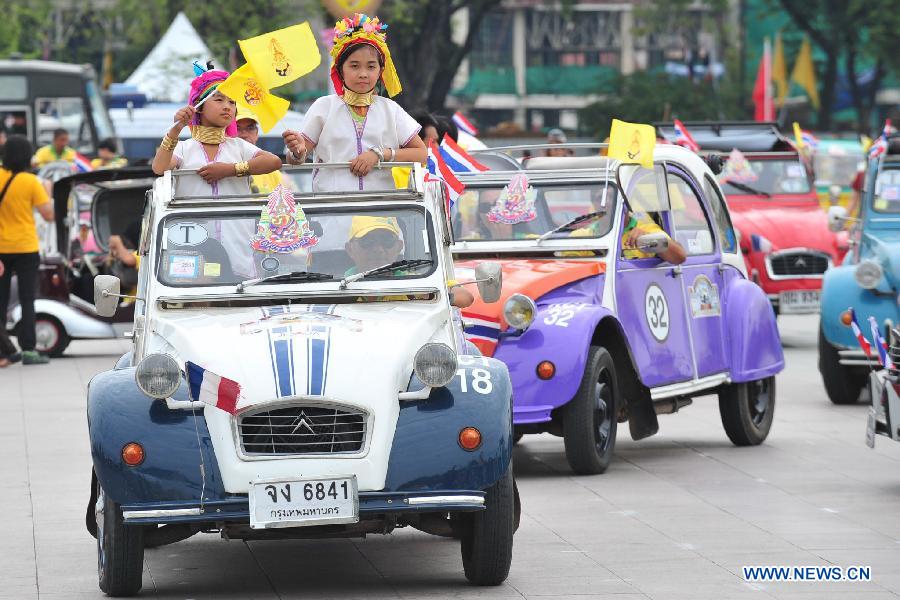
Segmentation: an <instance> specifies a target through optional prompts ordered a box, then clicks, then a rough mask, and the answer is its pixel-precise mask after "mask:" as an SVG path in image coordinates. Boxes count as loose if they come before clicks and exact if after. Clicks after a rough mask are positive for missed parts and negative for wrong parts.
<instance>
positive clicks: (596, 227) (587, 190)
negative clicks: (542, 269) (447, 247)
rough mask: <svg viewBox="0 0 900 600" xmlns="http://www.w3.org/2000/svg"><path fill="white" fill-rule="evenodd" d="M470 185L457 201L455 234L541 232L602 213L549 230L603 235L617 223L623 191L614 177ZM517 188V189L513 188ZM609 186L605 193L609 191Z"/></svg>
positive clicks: (510, 236)
mask: <svg viewBox="0 0 900 600" xmlns="http://www.w3.org/2000/svg"><path fill="white" fill-rule="evenodd" d="M520 184H522V185H519V186H518V187H517V185H516V184H514V183H510V185H507V186H503V185H500V184H496V185H493V186H485V187H474V186H472V185H469V186H468V187H467V188H466V191H465V192H464V193H463V194H462V195H461V196H460V197H459V199H458V200H457V201H456V204H455V205H454V207H453V213H452V221H453V235H454V239H456V240H464V241H471V240H493V241H497V240H523V239H529V238H537V237H539V236H541V235H543V234H545V233H547V232H549V231H552V230H553V229H555V228H557V227H560V226H561V225H565V224H566V223H568V222H569V221H572V220H573V219H576V218H578V217H581V216H585V215H589V214H591V213H599V214H597V215H595V216H593V217H591V218H587V219H585V220H584V221H582V222H580V223H576V224H574V225H573V226H572V227H571V228H566V229H564V230H561V231H559V232H556V233H554V234H552V235H550V236H549V238H550V239H558V238H566V237H592V238H596V237H601V236H603V235H606V234H607V233H608V232H609V230H610V228H611V227H612V220H613V215H614V214H615V207H616V201H617V197H618V194H617V193H616V192H617V190H618V188H617V187H616V185H615V183H613V182H612V181H610V182H609V183H608V184H602V183H590V184H588V183H582V184H569V185H561V184H543V183H541V184H534V185H532V184H528V182H527V180H525V181H523V182H520ZM510 188H512V190H510ZM604 189H606V194H605V195H604Z"/></svg>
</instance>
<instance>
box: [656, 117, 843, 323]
mask: <svg viewBox="0 0 900 600" xmlns="http://www.w3.org/2000/svg"><path fill="white" fill-rule="evenodd" d="M684 125H685V127H686V128H687V129H688V131H689V132H690V133H691V136H692V137H693V138H694V140H695V141H696V142H697V144H698V145H699V146H700V149H701V152H710V151H713V152H722V153H726V155H725V156H723V158H724V160H725V162H724V166H723V169H722V171H721V173H720V174H719V175H718V179H719V183H720V184H721V185H722V190H723V192H724V193H725V196H726V199H727V202H728V208H729V210H730V212H731V218H732V220H733V222H734V226H735V229H737V231H738V232H739V235H740V244H741V251H742V252H743V255H744V261H745V262H746V264H747V274H748V275H749V276H750V278H751V279H752V280H753V281H755V282H756V283H758V284H759V285H760V286H761V287H762V288H763V290H765V292H766V295H768V297H769V300H770V301H771V302H772V306H773V308H774V309H775V312H776V314H778V313H784V314H788V313H791V314H797V313H816V312H818V311H819V295H820V291H821V289H822V277H823V276H824V274H825V271H826V270H827V269H828V268H829V267H831V266H832V265H838V264H840V263H841V261H842V260H843V258H844V254H846V252H847V249H848V244H847V237H846V234H836V233H834V232H832V231H830V230H829V229H828V219H827V215H826V213H825V212H824V211H822V209H821V207H820V204H819V200H818V198H817V196H816V189H815V186H814V185H813V181H814V177H813V173H812V169H811V167H810V166H809V165H808V164H807V162H806V161H805V160H804V159H803V157H801V155H800V154H799V153H798V152H797V150H796V148H795V147H794V145H793V144H792V143H790V142H789V141H788V140H787V139H786V138H785V137H784V136H783V135H782V134H781V132H780V131H779V130H778V127H777V125H775V124H774V123H754V122H750V123H744V122H732V123H685V124H684ZM658 127H659V129H660V132H661V133H662V135H663V136H664V137H666V138H667V139H675V138H674V132H673V131H672V128H671V126H666V125H660V126H658ZM667 128H668V130H667Z"/></svg>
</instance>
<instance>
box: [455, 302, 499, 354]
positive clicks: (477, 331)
mask: <svg viewBox="0 0 900 600" xmlns="http://www.w3.org/2000/svg"><path fill="white" fill-rule="evenodd" d="M462 317H463V322H464V323H465V325H466V330H465V335H466V339H467V340H469V341H470V342H472V343H473V344H475V345H476V346H478V349H479V350H481V353H482V354H484V355H485V356H493V355H494V352H495V351H496V350H497V343H498V342H499V341H500V319H499V317H486V316H484V315H478V314H475V313H469V312H465V311H463V313H462Z"/></svg>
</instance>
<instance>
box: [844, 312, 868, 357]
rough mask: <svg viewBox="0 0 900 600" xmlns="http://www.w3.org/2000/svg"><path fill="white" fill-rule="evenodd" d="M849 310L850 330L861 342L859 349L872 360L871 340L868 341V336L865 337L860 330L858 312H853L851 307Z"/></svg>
mask: <svg viewBox="0 0 900 600" xmlns="http://www.w3.org/2000/svg"><path fill="white" fill-rule="evenodd" d="M847 310H849V311H850V329H852V330H853V335H855V336H856V341H857V342H859V347H860V348H862V349H863V352H865V353H866V356H868V357H869V358H872V346H871V345H869V340H867V339H866V336H864V335H863V333H862V330H860V328H859V322H858V321H857V320H856V311H855V310H853V307H852V306H851V307H850V308H848V309H847Z"/></svg>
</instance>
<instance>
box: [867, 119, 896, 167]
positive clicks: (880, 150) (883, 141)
mask: <svg viewBox="0 0 900 600" xmlns="http://www.w3.org/2000/svg"><path fill="white" fill-rule="evenodd" d="M890 132H891V120H890V119H885V121H884V129H883V130H882V131H881V135H880V136H878V139H877V140H875V142H874V143H873V144H872V147H871V148H869V158H875V157H877V156H881V155H882V154H884V153H885V152H887V148H888V136H889V135H890Z"/></svg>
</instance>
